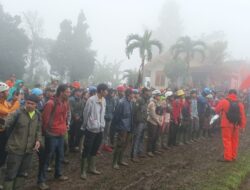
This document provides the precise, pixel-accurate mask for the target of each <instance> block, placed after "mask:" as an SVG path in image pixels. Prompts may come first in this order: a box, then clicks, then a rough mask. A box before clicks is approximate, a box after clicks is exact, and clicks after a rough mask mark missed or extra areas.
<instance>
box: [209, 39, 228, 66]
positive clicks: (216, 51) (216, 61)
mask: <svg viewBox="0 0 250 190" xmlns="http://www.w3.org/2000/svg"><path fill="white" fill-rule="evenodd" d="M226 49H227V42H226V41H217V42H214V43H212V44H209V45H208V46H207V55H206V62H207V63H208V64H213V65H221V64H223V63H224V61H225V59H226V58H227V56H228V54H227V52H226Z"/></svg>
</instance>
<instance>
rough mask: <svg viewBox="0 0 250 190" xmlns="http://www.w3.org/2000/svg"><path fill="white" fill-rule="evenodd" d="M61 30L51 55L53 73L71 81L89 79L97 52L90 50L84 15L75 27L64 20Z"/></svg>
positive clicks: (89, 39) (81, 14) (80, 15)
mask: <svg viewBox="0 0 250 190" xmlns="http://www.w3.org/2000/svg"><path fill="white" fill-rule="evenodd" d="M60 29H61V31H60V33H59V35H58V37H57V40H56V42H55V45H54V47H53V49H52V52H51V53H50V64H51V69H52V72H53V73H56V74H59V75H61V76H62V77H63V78H66V77H69V78H70V79H71V80H79V79H88V77H89V76H90V75H91V73H93V70H94V65H95V52H94V51H93V50H91V48H90V46H91V42H92V41H91V38H90V36H89V34H88V32H87V30H88V25H87V23H86V18H85V15H84V13H83V12H82V11H81V12H80V14H79V16H78V21H77V25H76V26H75V27H73V26H72V22H71V21H70V20H64V21H63V22H62V23H61V25H60Z"/></svg>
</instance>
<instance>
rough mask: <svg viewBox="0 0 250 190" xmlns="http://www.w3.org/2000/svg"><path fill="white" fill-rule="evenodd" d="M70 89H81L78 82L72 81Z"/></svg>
mask: <svg viewBox="0 0 250 190" xmlns="http://www.w3.org/2000/svg"><path fill="white" fill-rule="evenodd" d="M71 87H73V88H75V89H79V88H81V84H80V82H78V81H74V82H72V83H71Z"/></svg>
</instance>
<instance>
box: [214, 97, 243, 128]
mask: <svg viewBox="0 0 250 190" xmlns="http://www.w3.org/2000/svg"><path fill="white" fill-rule="evenodd" d="M227 99H230V100H231V101H237V96H236V95H234V94H230V95H228V97H227ZM227 99H222V100H221V101H220V102H219V103H218V104H217V106H216V108H215V112H216V113H217V114H220V115H221V127H233V124H232V123H230V122H229V121H228V119H227V115H226V113H227V112H228V110H229V106H230V103H229V101H228V100H227ZM239 106H240V114H241V125H240V128H245V127H246V115H245V109H244V105H243V104H242V103H241V102H239Z"/></svg>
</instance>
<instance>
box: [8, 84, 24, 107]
mask: <svg viewBox="0 0 250 190" xmlns="http://www.w3.org/2000/svg"><path fill="white" fill-rule="evenodd" d="M21 83H23V80H16V83H15V85H14V86H13V87H12V88H11V89H10V90H9V95H8V98H7V101H8V102H10V101H12V99H13V96H14V94H15V92H16V91H18V90H20V86H19V85H20V84H21Z"/></svg>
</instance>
